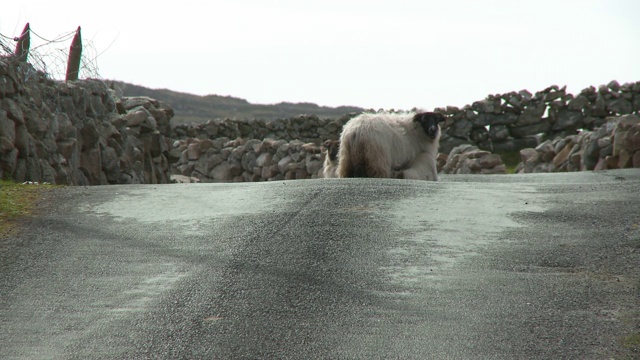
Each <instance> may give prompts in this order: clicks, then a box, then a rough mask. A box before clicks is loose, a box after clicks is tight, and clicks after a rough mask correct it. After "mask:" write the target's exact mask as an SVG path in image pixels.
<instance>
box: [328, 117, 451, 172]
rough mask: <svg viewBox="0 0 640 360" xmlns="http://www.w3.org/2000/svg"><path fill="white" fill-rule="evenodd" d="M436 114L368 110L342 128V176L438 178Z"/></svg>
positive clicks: (339, 167) (438, 128) (438, 130)
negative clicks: (372, 111) (371, 111)
mask: <svg viewBox="0 0 640 360" xmlns="http://www.w3.org/2000/svg"><path fill="white" fill-rule="evenodd" d="M443 120H444V117H443V116H442V115H441V114H437V113H418V114H414V113H409V114H396V113H365V114H362V115H359V116H357V117H355V118H353V119H351V120H350V121H349V122H347V124H345V126H344V127H343V130H342V134H341V135H340V149H339V152H338V159H339V160H338V176H339V177H343V178H344V177H376V178H404V179H416V180H431V181H437V180H438V173H437V168H436V156H437V154H438V146H439V139H440V126H439V125H438V122H441V121H443Z"/></svg>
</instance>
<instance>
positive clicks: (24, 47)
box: [15, 23, 31, 62]
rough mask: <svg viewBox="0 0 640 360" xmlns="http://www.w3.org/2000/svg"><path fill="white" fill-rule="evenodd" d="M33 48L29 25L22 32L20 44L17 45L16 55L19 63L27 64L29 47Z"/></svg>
mask: <svg viewBox="0 0 640 360" xmlns="http://www.w3.org/2000/svg"><path fill="white" fill-rule="evenodd" d="M30 46H31V29H30V28H29V23H27V25H25V27H24V29H23V30H22V34H21V35H20V37H19V38H18V44H17V45H16V51H15V55H16V57H17V58H18V61H21V62H26V61H27V56H29V47H30Z"/></svg>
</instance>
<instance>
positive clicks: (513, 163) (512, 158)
mask: <svg viewBox="0 0 640 360" xmlns="http://www.w3.org/2000/svg"><path fill="white" fill-rule="evenodd" d="M496 154H498V155H500V158H502V163H503V164H504V166H505V167H506V168H507V174H515V173H516V167H517V166H518V164H519V163H520V161H521V159H520V152H519V151H514V152H498V153H496Z"/></svg>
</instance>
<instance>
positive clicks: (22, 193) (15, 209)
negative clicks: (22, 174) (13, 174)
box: [0, 180, 55, 236]
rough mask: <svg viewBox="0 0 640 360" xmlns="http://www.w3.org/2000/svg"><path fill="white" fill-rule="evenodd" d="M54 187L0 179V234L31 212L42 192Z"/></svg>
mask: <svg viewBox="0 0 640 360" xmlns="http://www.w3.org/2000/svg"><path fill="white" fill-rule="evenodd" d="M54 187H55V185H23V184H19V183H16V182H13V181H7V180H0V236H2V235H3V234H6V233H7V232H8V231H9V230H11V229H12V228H13V227H14V226H15V224H16V220H17V219H19V218H21V217H24V216H27V215H29V214H31V212H32V211H33V208H34V206H35V203H36V201H37V200H38V199H39V198H41V196H42V192H43V191H46V190H48V189H51V188H54Z"/></svg>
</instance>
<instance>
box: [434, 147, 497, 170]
mask: <svg viewBox="0 0 640 360" xmlns="http://www.w3.org/2000/svg"><path fill="white" fill-rule="evenodd" d="M438 162H439V165H440V166H438V171H439V172H440V173H442V174H505V173H506V172H507V168H506V166H505V165H504V164H503V162H502V158H501V157H500V155H498V154H492V153H490V152H489V151H486V150H480V149H478V147H477V146H474V145H469V144H464V145H459V146H456V147H455V148H453V150H451V153H449V155H445V154H442V153H441V154H439V156H438ZM443 162H444V165H442V163H443Z"/></svg>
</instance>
